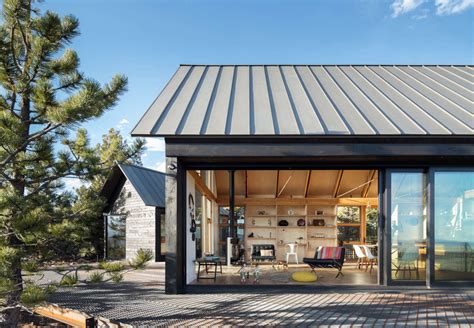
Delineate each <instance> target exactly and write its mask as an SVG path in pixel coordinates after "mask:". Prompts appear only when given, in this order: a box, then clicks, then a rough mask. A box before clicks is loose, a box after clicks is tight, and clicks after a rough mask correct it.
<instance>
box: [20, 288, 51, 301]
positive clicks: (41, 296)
mask: <svg viewBox="0 0 474 328" xmlns="http://www.w3.org/2000/svg"><path fill="white" fill-rule="evenodd" d="M48 291H49V290H48V289H47V288H41V287H40V286H38V285H35V284H32V283H28V284H26V285H25V287H24V289H23V292H22V293H21V296H20V301H21V302H22V303H23V304H25V305H35V304H38V303H41V302H44V301H45V300H46V297H47V296H48Z"/></svg>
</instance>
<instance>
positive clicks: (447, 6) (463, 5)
mask: <svg viewBox="0 0 474 328" xmlns="http://www.w3.org/2000/svg"><path fill="white" fill-rule="evenodd" d="M435 6H436V14H438V15H452V14H457V13H460V12H462V11H464V10H467V9H469V8H472V7H474V0H436V1H435Z"/></svg>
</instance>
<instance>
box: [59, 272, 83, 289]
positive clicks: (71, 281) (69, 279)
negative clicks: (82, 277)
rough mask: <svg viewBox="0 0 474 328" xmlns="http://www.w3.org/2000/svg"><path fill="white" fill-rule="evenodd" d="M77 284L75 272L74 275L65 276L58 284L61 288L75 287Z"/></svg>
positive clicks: (77, 279) (77, 278)
mask: <svg viewBox="0 0 474 328" xmlns="http://www.w3.org/2000/svg"><path fill="white" fill-rule="evenodd" d="M78 282H79V277H78V276H77V272H75V273H71V274H67V275H65V276H64V277H63V278H62V279H61V281H60V282H59V284H60V285H61V286H74V285H76V284H77V283H78Z"/></svg>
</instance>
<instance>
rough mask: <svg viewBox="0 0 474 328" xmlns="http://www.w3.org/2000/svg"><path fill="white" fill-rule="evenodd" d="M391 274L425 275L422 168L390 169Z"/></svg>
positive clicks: (419, 277)
mask: <svg viewBox="0 0 474 328" xmlns="http://www.w3.org/2000/svg"><path fill="white" fill-rule="evenodd" d="M390 178H391V194H390V205H391V206H390V212H389V213H390V224H391V227H390V230H391V244H392V245H391V262H392V264H391V266H392V267H391V278H392V279H393V280H425V279H426V228H427V216H426V214H427V211H426V182H425V174H424V173H421V172H392V173H391V176H390Z"/></svg>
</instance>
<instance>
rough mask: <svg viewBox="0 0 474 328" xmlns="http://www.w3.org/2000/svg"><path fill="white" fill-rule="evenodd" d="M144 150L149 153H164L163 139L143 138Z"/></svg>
mask: <svg viewBox="0 0 474 328" xmlns="http://www.w3.org/2000/svg"><path fill="white" fill-rule="evenodd" d="M145 140H146V148H147V150H149V151H163V152H164V151H165V139H163V138H145Z"/></svg>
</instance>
